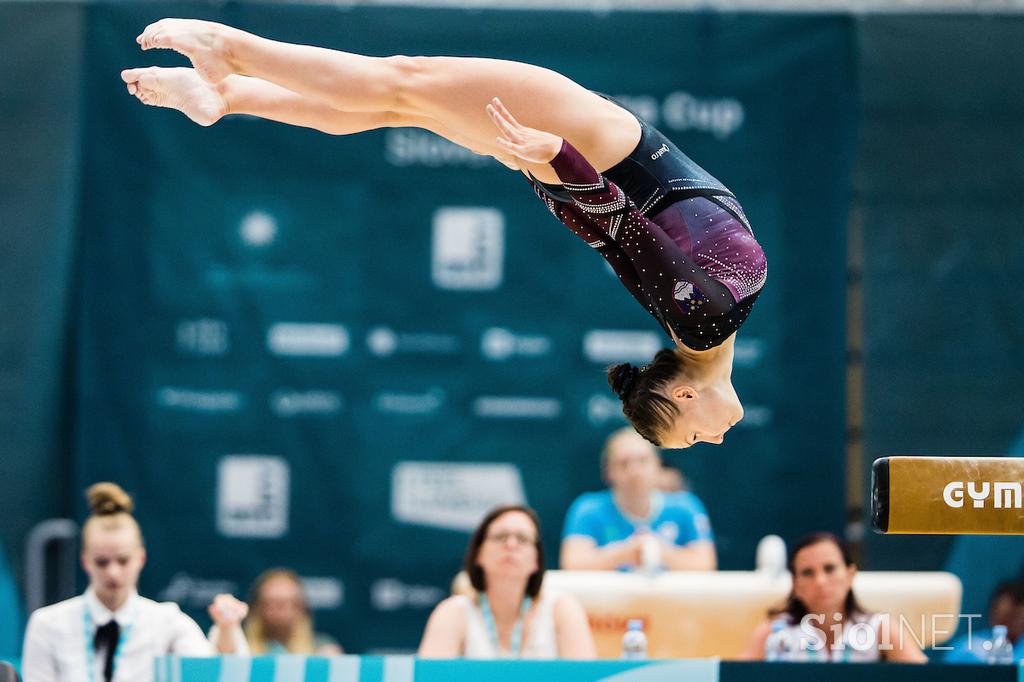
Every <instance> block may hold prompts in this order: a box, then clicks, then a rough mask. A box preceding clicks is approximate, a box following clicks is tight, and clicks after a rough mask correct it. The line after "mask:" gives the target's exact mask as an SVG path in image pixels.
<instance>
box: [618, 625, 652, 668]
mask: <svg viewBox="0 0 1024 682" xmlns="http://www.w3.org/2000/svg"><path fill="white" fill-rule="evenodd" d="M646 658H647V635H645V634H644V622H643V621H642V620H640V619H633V620H630V621H629V626H628V627H627V628H626V634H624V635H623V636H622V659H623V660H626V661H642V660H644V659H646Z"/></svg>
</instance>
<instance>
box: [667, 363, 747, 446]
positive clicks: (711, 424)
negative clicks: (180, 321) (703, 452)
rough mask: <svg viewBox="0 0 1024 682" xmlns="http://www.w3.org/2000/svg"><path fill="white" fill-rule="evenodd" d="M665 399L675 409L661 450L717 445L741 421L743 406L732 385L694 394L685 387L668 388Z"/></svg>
mask: <svg viewBox="0 0 1024 682" xmlns="http://www.w3.org/2000/svg"><path fill="white" fill-rule="evenodd" d="M669 397H670V398H672V400H674V401H675V402H676V405H677V406H678V407H679V413H680V414H679V417H677V418H676V421H675V426H674V428H673V429H672V432H671V433H669V434H666V435H665V436H664V437H663V438H662V443H661V444H662V447H666V448H688V447H690V446H691V445H695V444H697V443H713V444H715V445H721V443H722V442H723V441H724V440H725V432H726V431H728V430H729V429H731V428H732V427H733V426H735V425H736V424H737V423H738V422H739V421H740V420H741V419H743V406H742V405H740V399H739V397H738V396H737V395H736V389H734V388H733V386H732V382H731V381H729V380H724V381H720V382H716V383H713V384H709V385H707V386H705V387H704V388H702V389H700V390H697V389H696V388H694V387H693V386H692V385H689V384H677V385H674V386H672V387H671V388H669Z"/></svg>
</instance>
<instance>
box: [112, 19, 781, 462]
mask: <svg viewBox="0 0 1024 682" xmlns="http://www.w3.org/2000/svg"><path fill="white" fill-rule="evenodd" d="M136 41H137V42H138V43H139V45H140V46H141V47H142V49H143V50H150V49H154V48H164V49H170V50H174V51H176V52H179V53H181V54H182V55H184V56H185V57H187V58H188V59H189V60H190V61H191V62H192V68H158V67H149V68H135V69H127V70H125V71H123V72H122V74H121V77H122V79H123V80H124V81H125V83H126V84H127V86H128V92H129V93H130V94H132V95H134V96H135V97H137V98H138V99H139V100H140V101H141V102H143V103H144V104H148V105H152V106H158V107H168V108H172V109H177V110H179V111H181V112H182V113H184V114H185V115H186V116H188V117H189V118H190V119H192V120H193V121H194V122H196V123H198V124H199V125H203V126H209V125H213V124H214V123H216V122H217V121H218V120H220V119H221V118H222V117H224V116H226V115H228V114H248V115H250V116H258V117H261V118H266V119H270V120H274V121H279V122H282V123H287V124H290V125H297V126H305V127H308V128H314V129H316V130H320V131H323V132H325V133H330V134H334V135H348V134H352V133H358V132H362V131H364V130H373V129H377V128H397V127H416V128H424V129H426V130H429V131H431V132H433V133H436V134H437V135H440V136H441V137H444V138H446V139H448V140H450V141H451V142H454V143H455V144H458V145H461V146H463V147H466V148H468V149H470V150H472V151H473V152H475V153H477V154H483V155H488V156H492V157H494V158H495V159H497V160H498V161H499V162H501V163H502V164H504V165H505V166H508V167H509V168H511V169H513V170H516V171H522V172H523V173H524V174H525V175H526V176H527V178H528V180H529V181H530V183H531V184H532V185H533V188H534V191H535V192H536V194H537V196H539V197H540V198H541V199H542V200H543V201H544V203H545V204H546V205H547V207H548V209H549V210H550V211H551V212H552V213H553V214H554V215H555V216H556V217H557V218H558V219H559V220H560V221H561V222H563V223H564V224H565V225H566V226H568V227H569V228H570V229H571V230H572V231H573V232H575V233H576V235H578V236H579V237H580V238H582V239H583V240H584V241H586V242H587V244H588V245H590V246H591V247H592V248H594V249H595V250H597V251H598V252H599V253H600V254H601V255H602V256H603V257H604V258H605V259H606V260H607V261H608V263H609V264H610V265H611V267H612V268H613V269H614V270H615V272H616V274H617V275H618V277H619V279H620V280H621V282H622V284H623V285H624V286H625V287H626V288H627V289H628V290H629V292H630V293H631V294H632V295H633V297H634V298H636V300H637V301H638V302H639V303H640V304H641V305H642V306H644V308H645V309H647V311H648V312H650V313H651V315H653V316H654V318H655V319H656V320H657V321H658V323H659V324H660V325H661V326H662V328H663V329H664V330H665V332H666V333H667V334H668V336H669V337H671V339H672V341H673V343H674V347H673V348H671V349H663V350H661V351H658V353H657V354H656V355H655V356H654V359H653V360H652V361H651V362H650V363H649V364H648V365H646V366H644V367H636V366H634V365H631V364H629V363H623V364H619V365H615V366H614V367H611V368H610V369H609V370H608V383H609V384H610V385H611V387H612V389H613V390H614V391H615V393H616V394H617V395H618V396H619V398H620V399H621V400H622V410H623V413H624V414H625V415H626V416H627V417H628V418H629V420H630V422H632V424H633V426H634V427H635V428H636V430H637V431H638V432H639V433H640V434H641V435H642V436H644V437H645V438H647V439H648V440H650V441H651V442H653V443H654V444H656V445H659V446H662V447H666V448H686V447H689V446H691V445H693V444H695V443H699V442H707V443H721V442H722V440H723V437H724V436H725V432H726V431H728V430H729V429H730V428H732V427H733V426H734V425H735V424H736V423H737V422H738V421H740V419H742V418H743V407H742V406H741V405H740V401H739V398H738V397H737V396H736V391H735V389H734V388H733V385H732V362H733V346H734V343H735V340H736V330H737V329H739V327H740V325H742V324H743V322H744V321H745V320H746V319H747V316H748V315H749V314H750V309H751V307H752V306H753V304H754V301H755V300H756V299H757V297H758V295H759V293H760V291H761V288H762V287H763V285H764V282H765V277H766V275H767V262H766V260H765V256H764V253H763V251H762V250H761V247H760V245H759V244H758V243H757V241H756V240H755V239H754V235H753V232H752V230H751V228H750V224H749V222H748V221H747V218H746V216H745V215H744V213H743V209H742V208H741V206H740V204H739V202H738V201H737V200H736V197H735V196H734V195H733V194H732V192H730V191H729V190H728V189H727V188H726V187H725V185H723V184H722V183H720V182H719V181H718V180H716V179H715V178H714V177H712V176H711V175H710V174H709V173H707V172H706V171H704V170H703V169H702V168H700V167H699V166H698V165H697V164H695V163H694V162H693V161H691V160H690V159H689V158H688V157H687V156H686V155H685V154H683V153H682V152H681V151H679V149H677V148H676V146H675V145H674V144H673V143H672V142H671V141H670V140H669V139H668V138H666V137H665V136H664V135H662V134H661V133H660V132H659V131H658V130H656V129H655V128H653V127H652V126H650V125H649V124H647V123H646V122H645V121H643V120H641V119H640V118H638V117H637V116H636V115H634V114H633V113H631V112H630V111H628V110H626V109H625V108H624V107H623V106H621V105H619V104H618V103H616V102H615V101H613V100H612V99H610V98H607V97H604V96H602V95H599V94H597V93H594V92H592V91H590V90H587V89H586V88H584V87H582V86H580V85H579V84H577V83H575V82H573V81H571V80H570V79H568V78H566V77H565V76H562V75H561V74H558V73H556V72H554V71H551V70H549V69H545V68H541V67H538V66H533V65H530V64H523V63H520V62H513V61H504V60H496V59H479V58H466V57H406V56H394V57H367V56H363V55H358V54H351V53H347V52H340V51H336V50H329V49H325V48H320V47H311V46H308V45H293V44H290V43H282V42H277V41H273V40H268V39H266V38H261V37H259V36H256V35H253V34H251V33H247V32H245V31H241V30H239V29H235V28H232V27H230V26H225V25H222V24H216V23H212V22H207V21H199V20H192V19H162V20H160V21H158V22H156V23H154V24H150V25H149V26H147V27H146V29H145V30H144V31H143V32H142V34H141V35H140V36H138V38H136ZM580 295H581V296H585V295H587V293H586V292H585V291H584V292H580Z"/></svg>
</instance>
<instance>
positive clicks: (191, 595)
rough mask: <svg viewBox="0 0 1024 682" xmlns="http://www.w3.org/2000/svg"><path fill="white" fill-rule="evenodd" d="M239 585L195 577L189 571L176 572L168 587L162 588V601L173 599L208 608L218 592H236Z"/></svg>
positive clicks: (182, 603) (192, 606) (183, 603)
mask: <svg viewBox="0 0 1024 682" xmlns="http://www.w3.org/2000/svg"><path fill="white" fill-rule="evenodd" d="M237 592H238V585H236V584H235V583H233V582H231V581H230V580H212V579H210V578H194V577H192V576H190V575H189V574H188V573H184V572H180V573H175V574H174V577H173V578H171V582H170V583H168V584H167V587H165V588H164V589H162V590H160V592H159V595H160V600H161V601H172V602H174V603H176V604H178V605H179V606H182V607H185V608H192V609H206V607H207V606H209V605H210V603H211V602H212V601H213V598H214V597H216V596H217V595H218V594H235V593H237Z"/></svg>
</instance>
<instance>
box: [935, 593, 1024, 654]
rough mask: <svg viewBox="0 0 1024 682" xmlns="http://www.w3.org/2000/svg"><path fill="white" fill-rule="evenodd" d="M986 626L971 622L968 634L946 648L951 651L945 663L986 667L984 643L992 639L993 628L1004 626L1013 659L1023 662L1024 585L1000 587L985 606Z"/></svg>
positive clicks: (948, 652)
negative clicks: (983, 664)
mask: <svg viewBox="0 0 1024 682" xmlns="http://www.w3.org/2000/svg"><path fill="white" fill-rule="evenodd" d="M988 624H989V627H987V628H986V627H984V626H982V625H981V623H978V622H977V621H971V627H970V630H969V631H968V632H966V633H964V634H963V635H961V636H959V637H957V638H956V639H954V640H953V641H952V642H949V643H948V644H946V645H945V646H946V647H950V648H951V650H950V651H947V652H946V655H945V656H943V658H942V660H943V662H944V663H986V662H987V661H986V660H985V659H986V657H987V655H988V652H987V651H985V648H984V647H985V642H988V641H991V639H992V627H994V626H996V625H1004V626H1006V636H1007V639H1009V640H1010V643H1011V644H1013V645H1014V647H1013V653H1014V658H1016V659H1017V660H1021V659H1022V658H1024V637H1022V636H1021V635H1022V634H1024V584H1022V583H1021V582H1020V581H1016V580H1013V581H1007V582H1003V583H1000V585H999V586H998V587H996V591H995V592H993V593H992V598H991V599H989V602H988Z"/></svg>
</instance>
